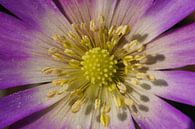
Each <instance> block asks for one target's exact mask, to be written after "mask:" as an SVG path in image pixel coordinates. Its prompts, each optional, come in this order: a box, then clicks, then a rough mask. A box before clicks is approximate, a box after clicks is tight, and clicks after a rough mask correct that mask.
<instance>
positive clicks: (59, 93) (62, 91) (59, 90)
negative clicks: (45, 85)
mask: <svg viewBox="0 0 195 129" xmlns="http://www.w3.org/2000/svg"><path fill="white" fill-rule="evenodd" d="M64 91H65V89H64V88H60V89H58V90H57V91H56V93H57V94H58V95H61V94H62V93H64Z"/></svg>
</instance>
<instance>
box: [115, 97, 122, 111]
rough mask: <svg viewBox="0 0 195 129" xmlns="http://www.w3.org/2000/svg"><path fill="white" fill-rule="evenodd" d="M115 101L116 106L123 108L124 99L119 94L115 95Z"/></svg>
mask: <svg viewBox="0 0 195 129" xmlns="http://www.w3.org/2000/svg"><path fill="white" fill-rule="evenodd" d="M114 102H115V104H116V106H117V107H119V108H121V107H122V106H123V100H122V98H121V97H119V96H115V97H114Z"/></svg>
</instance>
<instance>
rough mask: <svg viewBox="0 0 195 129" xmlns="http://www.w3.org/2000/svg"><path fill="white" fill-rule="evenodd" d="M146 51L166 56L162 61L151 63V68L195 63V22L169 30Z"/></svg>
mask: <svg viewBox="0 0 195 129" xmlns="http://www.w3.org/2000/svg"><path fill="white" fill-rule="evenodd" d="M146 53H147V54H148V55H151V56H156V55H162V56H163V57H164V59H163V60H161V61H160V60H159V61H156V62H154V63H149V64H148V67H149V68H150V69H169V68H177V67H182V66H186V65H191V64H195V24H191V25H188V26H186V27H183V28H181V29H177V30H175V31H171V32H167V33H166V34H164V35H162V36H161V37H159V38H157V39H156V40H154V41H153V42H151V43H150V44H148V46H147V48H146ZM156 60H157V59H156ZM149 62H150V61H149Z"/></svg>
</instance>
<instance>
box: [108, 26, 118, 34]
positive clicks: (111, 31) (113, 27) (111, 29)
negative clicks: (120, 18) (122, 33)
mask: <svg viewBox="0 0 195 129" xmlns="http://www.w3.org/2000/svg"><path fill="white" fill-rule="evenodd" d="M115 28H116V27H115V26H111V27H110V29H109V31H108V35H109V36H112V35H113V33H114V31H115Z"/></svg>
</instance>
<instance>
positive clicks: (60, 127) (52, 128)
mask: <svg viewBox="0 0 195 129" xmlns="http://www.w3.org/2000/svg"><path fill="white" fill-rule="evenodd" d="M90 106H91V105H88V104H86V105H83V106H82V108H81V110H80V111H79V112H77V113H72V112H71V111H70V105H69V104H68V102H67V101H66V99H65V100H62V101H60V102H59V103H58V104H57V105H56V106H55V107H53V108H52V109H51V110H49V111H48V112H46V113H45V114H43V115H42V116H40V115H39V116H38V117H37V115H36V116H34V117H32V119H35V120H34V121H30V118H27V119H25V120H24V121H20V122H18V123H16V124H15V125H14V126H13V127H14V128H15V127H17V128H20V129H34V128H36V129H77V128H78V129H79V128H82V129H96V128H97V127H99V128H101V129H119V128H122V129H135V128H134V123H133V121H132V118H131V116H130V112H129V110H125V111H124V112H122V110H120V111H119V110H118V109H117V108H116V106H114V107H112V108H111V109H112V111H111V112H110V125H109V127H108V128H107V127H104V126H103V125H102V124H101V123H100V122H99V121H98V120H97V115H99V112H98V111H97V110H96V111H95V110H94V108H90ZM120 113H121V114H120ZM119 116H120V117H119ZM21 124H22V125H21ZM37 125H38V126H37Z"/></svg>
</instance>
